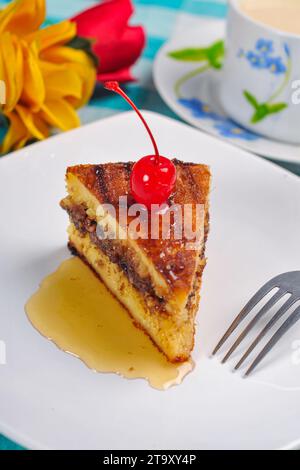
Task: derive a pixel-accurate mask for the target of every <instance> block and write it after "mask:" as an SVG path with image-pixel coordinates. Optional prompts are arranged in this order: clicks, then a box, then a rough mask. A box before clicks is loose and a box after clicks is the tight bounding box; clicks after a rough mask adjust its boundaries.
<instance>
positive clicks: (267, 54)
mask: <svg viewBox="0 0 300 470" xmlns="http://www.w3.org/2000/svg"><path fill="white" fill-rule="evenodd" d="M284 51H285V53H286V55H287V56H288V57H289V56H290V49H289V46H288V45H287V44H284ZM273 52H274V45H273V41H269V40H267V39H262V38H261V39H258V40H257V42H256V44H255V50H254V51H244V50H243V49H240V50H239V52H238V57H240V58H242V57H244V58H246V60H247V61H248V62H249V64H250V65H251V67H253V68H256V69H262V70H269V72H271V73H273V74H274V75H282V74H284V73H286V71H287V67H286V65H285V63H284V61H283V58H282V57H280V56H274V55H272V54H273Z"/></svg>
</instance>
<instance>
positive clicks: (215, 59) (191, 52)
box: [168, 41, 225, 69]
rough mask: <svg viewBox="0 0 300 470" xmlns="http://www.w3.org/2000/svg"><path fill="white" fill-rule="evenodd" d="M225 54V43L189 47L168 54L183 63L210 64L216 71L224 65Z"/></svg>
mask: <svg viewBox="0 0 300 470" xmlns="http://www.w3.org/2000/svg"><path fill="white" fill-rule="evenodd" d="M224 53H225V47H224V41H217V42H214V43H213V44H212V45H211V46H209V47H202V48H199V47H198V48H196V47H188V48H185V49H179V50H177V51H172V52H169V53H168V56H169V57H171V58H172V59H175V60H180V61H183V62H203V61H206V62H208V63H209V64H210V65H211V66H212V67H214V68H215V69H220V68H221V67H222V65H223V57H224Z"/></svg>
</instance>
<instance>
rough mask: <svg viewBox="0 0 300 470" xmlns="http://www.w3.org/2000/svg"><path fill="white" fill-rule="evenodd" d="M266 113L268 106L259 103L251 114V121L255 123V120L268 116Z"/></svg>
mask: <svg viewBox="0 0 300 470" xmlns="http://www.w3.org/2000/svg"><path fill="white" fill-rule="evenodd" d="M268 114H269V110H268V106H267V105H266V104H260V105H259V106H258V108H257V110H256V112H255V113H254V114H253V116H252V119H251V122H252V123H253V124H256V123H257V122H259V121H262V120H263V119H264V118H265V117H266V116H268Z"/></svg>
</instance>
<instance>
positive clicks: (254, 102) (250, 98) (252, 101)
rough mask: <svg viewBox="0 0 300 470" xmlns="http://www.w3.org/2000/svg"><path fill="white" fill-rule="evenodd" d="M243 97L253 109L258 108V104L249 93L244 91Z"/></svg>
mask: <svg viewBox="0 0 300 470" xmlns="http://www.w3.org/2000/svg"><path fill="white" fill-rule="evenodd" d="M244 96H245V98H246V100H247V101H248V103H250V104H251V106H253V108H254V109H258V108H259V103H258V101H257V99H256V98H255V96H253V95H252V94H251V93H250V92H249V91H247V90H245V91H244Z"/></svg>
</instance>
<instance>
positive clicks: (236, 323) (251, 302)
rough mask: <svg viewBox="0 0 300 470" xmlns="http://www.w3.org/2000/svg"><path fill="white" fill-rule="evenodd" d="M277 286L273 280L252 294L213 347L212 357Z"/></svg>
mask: <svg viewBox="0 0 300 470" xmlns="http://www.w3.org/2000/svg"><path fill="white" fill-rule="evenodd" d="M275 287H277V285H276V284H275V283H274V279H271V281H269V282H267V283H266V284H265V285H264V286H262V287H261V288H260V289H259V291H257V292H256V294H254V296H253V297H252V298H251V299H250V300H249V302H248V303H247V304H246V305H245V307H244V308H243V309H242V311H241V313H240V314H239V315H238V316H237V317H236V319H235V320H234V321H233V323H232V324H231V325H230V327H229V328H228V330H227V331H226V333H225V335H224V336H223V337H222V338H221V339H220V341H219V343H218V344H217V346H216V347H215V349H214V351H213V353H212V355H213V356H214V355H215V354H216V353H217V352H218V351H219V349H221V347H222V346H223V344H224V343H225V342H226V341H227V339H228V338H229V336H230V335H231V334H232V333H233V332H234V331H235V330H236V328H237V327H238V326H239V324H240V323H241V322H242V321H243V320H244V318H246V316H247V315H248V314H249V313H250V312H251V310H252V309H253V308H254V307H255V306H256V305H257V304H258V302H260V301H261V300H262V299H263V298H264V297H265V296H266V295H267V294H269V292H271V290H273V289H275Z"/></svg>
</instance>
